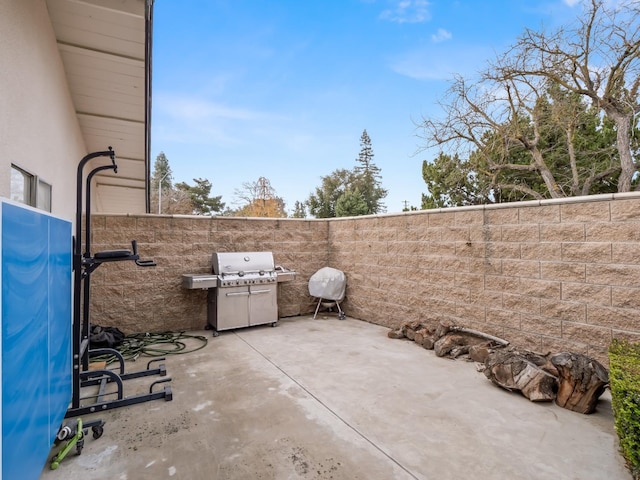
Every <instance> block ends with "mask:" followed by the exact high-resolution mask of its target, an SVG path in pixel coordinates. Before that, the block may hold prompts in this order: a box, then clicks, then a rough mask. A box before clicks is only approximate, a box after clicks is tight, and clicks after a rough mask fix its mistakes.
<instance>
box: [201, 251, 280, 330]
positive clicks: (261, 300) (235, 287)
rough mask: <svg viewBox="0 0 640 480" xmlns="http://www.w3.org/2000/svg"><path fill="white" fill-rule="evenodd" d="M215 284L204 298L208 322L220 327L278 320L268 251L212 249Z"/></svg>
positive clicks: (275, 278) (274, 284) (230, 327)
mask: <svg viewBox="0 0 640 480" xmlns="http://www.w3.org/2000/svg"><path fill="white" fill-rule="evenodd" d="M211 263H212V270H213V273H214V274H215V275H216V276H217V278H218V281H217V288H216V289H215V290H214V289H210V290H209V295H208V298H207V323H208V324H209V326H210V327H211V328H213V330H214V335H216V334H217V332H219V331H221V330H229V329H234V328H242V327H250V326H253V325H262V324H265V323H270V324H271V325H272V326H274V327H275V326H276V324H277V323H278V299H277V298H278V294H277V282H278V279H277V275H276V271H275V264H274V261H273V254H272V253H271V252H229V253H220V252H218V253H214V254H213V257H212V262H211Z"/></svg>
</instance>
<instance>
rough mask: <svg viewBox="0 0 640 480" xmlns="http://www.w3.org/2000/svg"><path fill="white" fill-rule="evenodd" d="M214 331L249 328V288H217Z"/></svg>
mask: <svg viewBox="0 0 640 480" xmlns="http://www.w3.org/2000/svg"><path fill="white" fill-rule="evenodd" d="M216 290H217V297H218V298H217V300H218V305H217V308H218V311H217V317H218V318H217V322H216V325H215V327H216V330H228V329H230V328H241V327H248V326H249V287H246V286H239V287H225V288H217V289H216Z"/></svg>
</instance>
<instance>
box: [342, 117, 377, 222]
mask: <svg viewBox="0 0 640 480" xmlns="http://www.w3.org/2000/svg"><path fill="white" fill-rule="evenodd" d="M373 157H374V153H373V147H372V146H371V138H370V137H369V134H368V133H367V130H366V129H365V130H364V131H363V132H362V135H361V136H360V153H359V155H358V158H357V160H356V162H357V163H358V165H356V167H355V168H354V169H353V171H354V174H355V176H356V185H357V186H358V190H359V192H360V194H361V195H362V198H363V199H364V201H365V203H366V205H367V211H366V213H361V214H360V215H368V214H374V213H381V212H384V211H385V210H386V209H385V206H384V204H383V203H382V199H383V198H385V197H386V196H387V190H385V189H384V188H382V186H381V183H382V182H381V179H382V175H381V174H380V172H381V170H380V168H379V167H378V166H377V165H376V164H375V163H373ZM338 216H341V215H338Z"/></svg>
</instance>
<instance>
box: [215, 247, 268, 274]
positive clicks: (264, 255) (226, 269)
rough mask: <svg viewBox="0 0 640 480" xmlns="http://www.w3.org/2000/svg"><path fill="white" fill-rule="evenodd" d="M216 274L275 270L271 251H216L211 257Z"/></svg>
mask: <svg viewBox="0 0 640 480" xmlns="http://www.w3.org/2000/svg"><path fill="white" fill-rule="evenodd" d="M211 263H212V267H213V273H215V274H216V275H221V276H225V275H237V276H241V277H242V276H244V275H248V274H256V273H258V274H263V275H264V274H265V273H268V272H273V271H274V270H275V264H274V261H273V253H272V252H216V253H214V254H213V257H212V259H211Z"/></svg>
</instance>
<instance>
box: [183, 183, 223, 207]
mask: <svg viewBox="0 0 640 480" xmlns="http://www.w3.org/2000/svg"><path fill="white" fill-rule="evenodd" d="M193 181H194V183H195V184H194V185H189V184H188V183H186V182H180V183H177V184H176V189H178V190H181V191H183V192H185V193H186V194H187V195H188V196H189V199H190V200H191V206H192V210H193V211H192V213H193V214H195V215H213V214H214V213H219V212H221V211H222V210H223V209H224V202H222V196H221V195H218V196H215V197H212V196H210V195H211V188H212V185H211V182H210V181H209V180H207V179H203V178H194V179H193Z"/></svg>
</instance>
